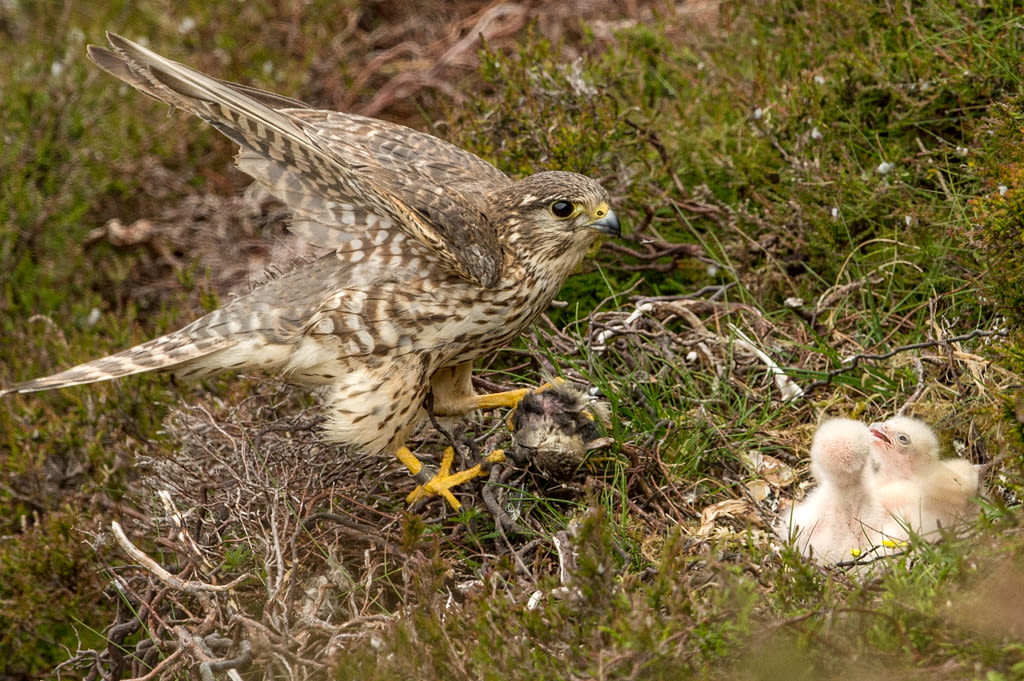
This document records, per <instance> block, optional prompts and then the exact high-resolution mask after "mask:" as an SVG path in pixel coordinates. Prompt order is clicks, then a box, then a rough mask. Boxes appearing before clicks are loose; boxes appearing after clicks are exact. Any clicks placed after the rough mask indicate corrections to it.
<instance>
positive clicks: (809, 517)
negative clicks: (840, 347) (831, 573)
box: [776, 419, 885, 563]
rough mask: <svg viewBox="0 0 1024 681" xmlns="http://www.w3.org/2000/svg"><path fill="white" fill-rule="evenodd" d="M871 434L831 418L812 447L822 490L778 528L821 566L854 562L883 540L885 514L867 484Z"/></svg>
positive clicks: (856, 424)
mask: <svg viewBox="0 0 1024 681" xmlns="http://www.w3.org/2000/svg"><path fill="white" fill-rule="evenodd" d="M870 455H871V432H870V431H869V430H868V426H867V425H866V424H864V423H861V422H860V421H854V420H852V419H831V420H829V421H826V422H825V423H823V424H821V426H819V428H818V430H817V431H816V432H815V434H814V439H813V440H812V442H811V472H812V473H813V475H814V478H815V479H816V480H817V481H818V487H817V488H816V489H814V490H813V491H812V492H811V493H810V494H809V495H807V498H805V499H804V500H803V501H802V502H800V503H799V504H797V505H796V506H795V507H794V508H793V509H792V512H791V513H790V514H789V516H788V517H786V516H784V517H783V518H782V519H781V522H780V524H779V526H778V527H777V528H776V529H777V531H778V533H779V534H780V535H781V536H783V537H787V538H788V537H794V539H795V542H796V546H797V548H798V549H799V550H800V552H801V553H803V554H804V555H805V556H810V557H813V558H814V559H815V560H817V561H818V562H821V563H836V562H842V561H847V560H851V559H852V558H854V557H855V556H857V555H859V553H860V552H861V551H863V550H864V549H866V548H868V547H870V546H873V545H875V544H876V543H878V542H879V541H880V540H881V534H880V532H879V530H880V528H881V525H882V521H883V519H884V518H885V512H884V510H883V509H882V507H881V505H880V504H879V503H878V501H877V499H876V498H875V495H874V494H873V493H872V491H871V489H870V487H869V485H868V462H869V458H870Z"/></svg>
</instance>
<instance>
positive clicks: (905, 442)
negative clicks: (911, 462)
mask: <svg viewBox="0 0 1024 681" xmlns="http://www.w3.org/2000/svg"><path fill="white" fill-rule="evenodd" d="M896 439H897V440H899V441H900V444H901V445H909V444H910V436H909V435H904V434H903V433H900V434H899V435H897V436H896Z"/></svg>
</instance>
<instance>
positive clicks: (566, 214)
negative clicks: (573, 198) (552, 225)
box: [551, 201, 579, 219]
mask: <svg viewBox="0 0 1024 681" xmlns="http://www.w3.org/2000/svg"><path fill="white" fill-rule="evenodd" d="M578 212H579V209H578V208H576V206H574V205H573V204H572V202H570V201H555V202H554V203H552V204H551V214H552V215H554V216H555V217H556V218H563V219H564V218H571V217H572V216H573V215H576V213H578Z"/></svg>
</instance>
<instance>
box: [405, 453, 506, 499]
mask: <svg viewBox="0 0 1024 681" xmlns="http://www.w3.org/2000/svg"><path fill="white" fill-rule="evenodd" d="M395 454H396V456H398V459H399V460H400V461H401V462H402V463H403V464H405V467H406V468H408V469H409V472H410V473H412V474H413V475H414V476H415V475H419V473H420V472H421V471H422V470H423V462H422V461H420V460H419V459H417V458H416V456H415V455H414V454H413V453H412V452H411V451H409V449H408V447H402V448H401V449H399V450H398V451H397V452H396V453H395ZM454 460H455V450H454V449H453V448H451V447H447V448H446V449H445V450H444V455H443V456H442V457H441V465H440V467H439V468H438V471H437V473H435V474H434V477H432V478H430V480H427V481H426V482H424V483H423V484H421V485H418V486H417V487H416V489H414V490H413V491H412V492H410V493H409V496H408V497H406V499H405V500H406V502H407V503H410V504H411V503H413V502H415V501H419V500H420V499H422V498H424V497H428V496H431V495H437V496H441V497H444V498H445V499H446V500H447V501H448V503H449V504H451V507H452V509H454V510H456V511H458V510H459V509H460V508H462V504H461V503H459V500H458V499H456V498H455V495H454V494H452V493H451V489H452V488H453V487H455V486H457V485H461V484H462V483H464V482H469V481H470V480H472V479H473V478H477V477H480V476H481V475H487V471H485V470H483V466H484V463H500V462H502V461H504V460H505V452H504V451H502V450H500V449H495V450H494V451H493V452H491V453H490V454H488V455H487V457H486V458H485V459H484V461H483V462H481V463H478V464H477V465H475V466H473V467H472V468H467V469H466V470H464V471H459V472H458V473H451V469H452V462H453V461H454Z"/></svg>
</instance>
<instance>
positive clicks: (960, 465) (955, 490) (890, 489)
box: [871, 416, 981, 539]
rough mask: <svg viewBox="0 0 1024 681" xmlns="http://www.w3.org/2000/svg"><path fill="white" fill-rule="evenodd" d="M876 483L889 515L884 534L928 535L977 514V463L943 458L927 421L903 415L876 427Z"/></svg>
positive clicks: (874, 437) (895, 535) (874, 462)
mask: <svg viewBox="0 0 1024 681" xmlns="http://www.w3.org/2000/svg"><path fill="white" fill-rule="evenodd" d="M871 435H872V445H871V455H872V466H873V481H874V484H875V485H876V487H875V489H876V493H877V496H878V501H879V503H880V504H881V505H882V507H883V508H884V509H885V510H886V512H887V513H888V514H889V516H890V517H889V519H888V520H887V521H886V524H885V525H884V528H883V529H884V532H885V534H886V535H888V536H889V537H892V538H898V539H905V538H906V537H907V536H908V534H909V533H908V532H907V530H908V529H910V530H913V531H914V532H916V533H919V534H922V535H925V536H927V535H928V534H929V533H933V532H936V531H938V530H939V528H941V527H949V526H950V525H953V524H955V523H957V522H961V521H963V520H965V519H968V518H970V517H971V516H973V515H974V514H976V513H977V510H978V509H977V506H975V505H974V503H973V502H972V499H973V498H974V497H976V496H978V495H979V494H980V493H981V477H980V474H979V472H978V469H977V467H975V466H974V465H972V464H971V463H970V462H969V461H966V460H964V459H946V460H942V461H940V460H939V441H938V438H937V437H936V436H935V432H934V431H933V430H932V429H931V428H930V427H929V426H928V425H927V424H926V423H924V422H923V421H919V420H917V419H912V418H907V417H904V416H897V417H895V418H892V419H890V420H888V421H886V422H884V423H876V424H872V425H871Z"/></svg>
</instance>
